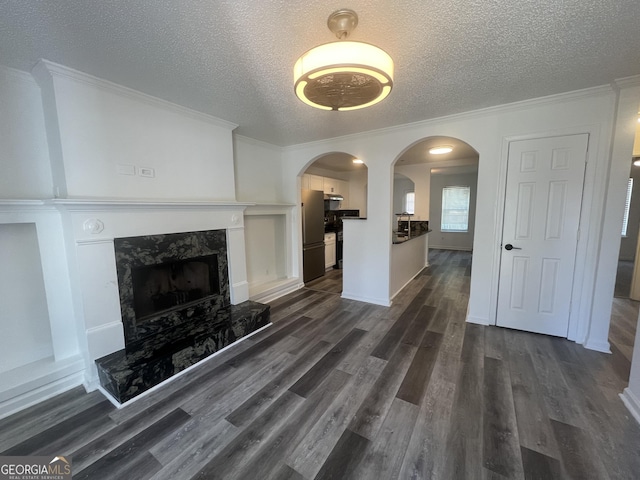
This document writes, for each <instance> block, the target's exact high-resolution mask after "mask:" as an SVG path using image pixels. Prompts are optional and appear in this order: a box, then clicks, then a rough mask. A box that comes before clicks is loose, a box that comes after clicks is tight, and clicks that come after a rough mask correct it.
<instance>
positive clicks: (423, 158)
mask: <svg viewBox="0 0 640 480" xmlns="http://www.w3.org/2000/svg"><path fill="white" fill-rule="evenodd" d="M443 146H448V147H450V148H451V150H450V151H448V152H445V153H430V150H431V151H433V149H434V148H437V147H443ZM478 166H479V154H478V152H477V151H476V150H475V149H474V148H473V147H471V146H470V145H469V144H467V143H466V142H464V141H462V140H460V139H458V138H454V137H446V136H432V137H427V138H424V139H421V140H419V141H417V142H414V143H413V144H412V145H410V146H409V147H407V148H406V149H405V150H404V151H403V152H402V153H401V154H400V155H398V157H397V159H396V161H395V162H394V163H393V177H394V185H393V193H392V202H393V209H392V212H393V214H394V215H393V217H394V218H393V219H392V225H393V227H392V228H393V230H394V235H393V237H392V239H393V240H392V241H393V243H394V245H393V246H392V261H391V282H390V286H391V288H390V293H391V296H392V297H393V296H394V295H395V294H397V293H398V291H399V290H400V289H401V288H402V287H403V286H404V285H405V284H406V283H407V282H408V281H409V280H410V279H411V278H413V276H415V275H417V274H418V273H419V271H420V270H421V269H422V266H426V265H427V264H428V257H427V255H428V249H429V248H434V247H435V248H438V249H447V250H462V251H472V249H473V235H474V226H475V210H476V209H475V205H476V197H477V195H476V186H477V178H478ZM404 179H408V180H409V182H410V183H409V182H407V180H404ZM411 183H412V184H413V186H414V190H413V192H411V191H410V188H409V187H410V185H411ZM399 190H400V191H399ZM411 194H412V195H411ZM443 196H444V198H445V201H444V202H443ZM465 199H466V200H465ZM410 202H411V203H413V205H411V206H412V207H413V209H409V208H408V206H409V205H410ZM401 206H402V207H401ZM399 208H402V209H401V210H399ZM407 210H411V211H407ZM455 219H457V220H455ZM454 220H455V221H454ZM408 225H412V227H409V226H408ZM421 229H422V230H424V229H428V230H429V233H428V235H427V238H425V239H423V240H421V241H423V242H424V243H425V252H424V254H425V258H424V262H422V263H421V262H420V261H419V259H413V260H412V261H410V260H409V259H405V258H404V256H406V255H407V250H409V248H408V247H398V248H396V245H397V244H399V243H402V242H404V241H405V240H406V238H407V236H406V231H407V230H409V231H410V232H416V233H419V232H420V231H421ZM412 234H413V233H409V237H410V236H411V235H412ZM414 238H417V236H416V237H414ZM401 248H402V251H401ZM414 251H415V253H414V255H420V248H414ZM409 265H413V268H412V269H410V270H407V266H409Z"/></svg>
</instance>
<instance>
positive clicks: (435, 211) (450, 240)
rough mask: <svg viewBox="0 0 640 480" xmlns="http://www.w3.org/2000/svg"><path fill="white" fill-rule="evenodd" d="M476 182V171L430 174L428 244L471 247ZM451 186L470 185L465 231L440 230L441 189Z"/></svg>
mask: <svg viewBox="0 0 640 480" xmlns="http://www.w3.org/2000/svg"><path fill="white" fill-rule="evenodd" d="M477 182H478V174H477V173H464V174H454V175H440V174H438V175H434V174H432V175H431V207H430V208H431V214H430V220H431V221H430V222H429V228H430V229H431V230H432V232H431V233H430V234H429V246H430V247H431V248H444V249H450V250H465V251H470V250H472V248H473V233H474V229H475V222H476V196H477V188H476V184H477ZM451 186H465V187H470V188H471V191H470V198H469V230H468V231H467V232H443V231H441V230H440V227H441V221H442V189H443V188H444V187H451Z"/></svg>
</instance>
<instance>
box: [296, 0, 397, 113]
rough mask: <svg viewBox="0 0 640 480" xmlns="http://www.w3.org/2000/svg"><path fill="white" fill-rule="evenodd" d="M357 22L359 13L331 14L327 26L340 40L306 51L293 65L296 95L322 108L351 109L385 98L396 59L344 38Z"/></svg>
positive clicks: (376, 48) (363, 106)
mask: <svg viewBox="0 0 640 480" xmlns="http://www.w3.org/2000/svg"><path fill="white" fill-rule="evenodd" d="M356 25H358V15H356V12H354V11H353V10H349V9H342V10H337V11H335V12H333V13H332V14H331V15H329V19H328V20H327V26H328V27H329V30H331V31H332V32H333V33H334V34H335V35H336V37H338V41H337V42H333V43H326V44H324V45H320V46H319V47H315V48H312V49H311V50H309V51H308V52H306V53H304V54H303V55H302V56H301V57H300V58H298V61H297V62H296V64H295V66H294V67H293V82H294V89H295V92H296V95H297V96H298V98H299V99H300V100H302V101H303V102H304V103H306V104H307V105H310V106H312V107H315V108H319V109H322V110H336V111H341V112H344V111H348V110H357V109H359V108H365V107H369V106H371V105H375V104H376V103H378V102H381V101H382V100H384V99H385V98H386V97H387V96H388V95H389V93H390V92H391V88H392V87H393V60H392V59H391V57H390V56H389V54H388V53H387V52H385V51H384V50H382V49H380V48H378V47H376V46H374V45H370V44H368V43H362V42H351V41H346V40H345V39H346V38H347V37H348V36H349V34H350V33H351V31H352V30H353V29H354V28H355V27H356Z"/></svg>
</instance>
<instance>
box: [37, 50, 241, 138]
mask: <svg viewBox="0 0 640 480" xmlns="http://www.w3.org/2000/svg"><path fill="white" fill-rule="evenodd" d="M32 73H33V76H34V77H35V78H36V79H37V80H38V83H41V82H42V81H47V80H48V79H49V78H54V77H60V78H66V79H69V80H72V81H74V82H77V83H81V84H85V85H90V86H92V87H95V88H99V89H101V90H104V91H107V92H109V93H113V94H116V95H119V96H121V97H125V98H128V99H131V100H135V101H138V102H141V103H145V104H147V105H151V106H154V107H157V108H162V109H165V110H169V111H172V112H174V113H178V114H180V115H184V116H187V117H191V118H193V119H195V120H199V121H203V122H206V123H210V124H212V125H216V126H218V127H222V128H225V129H227V130H233V129H235V128H237V127H238V125H237V124H235V123H232V122H228V121H227V120H223V119H221V118H218V117H214V116H212V115H208V114H206V113H202V112H198V111H196V110H192V109H190V108H186V107H183V106H181V105H178V104H175V103H171V102H169V101H167V100H162V99H161V98H158V97H153V96H151V95H148V94H146V93H142V92H140V91H138V90H134V89H132V88H128V87H125V86H122V85H118V84H117V83H113V82H110V81H108V80H104V79H102V78H98V77H94V76H93V75H89V74H88V73H84V72H80V71H78V70H74V69H73V68H69V67H65V66H64V65H60V64H58V63H54V62H50V61H49V60H45V59H40V60H39V61H38V63H36V65H35V66H34V67H33V70H32Z"/></svg>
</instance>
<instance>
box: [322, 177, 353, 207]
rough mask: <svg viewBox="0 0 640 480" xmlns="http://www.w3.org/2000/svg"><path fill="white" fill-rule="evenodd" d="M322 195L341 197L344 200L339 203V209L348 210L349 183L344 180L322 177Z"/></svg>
mask: <svg viewBox="0 0 640 480" xmlns="http://www.w3.org/2000/svg"><path fill="white" fill-rule="evenodd" d="M324 193H327V194H333V195H341V196H342V197H343V198H344V200H342V202H341V203H340V208H341V209H345V208H349V182H347V181H346V180H338V179H337V178H330V177H324Z"/></svg>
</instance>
